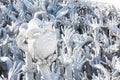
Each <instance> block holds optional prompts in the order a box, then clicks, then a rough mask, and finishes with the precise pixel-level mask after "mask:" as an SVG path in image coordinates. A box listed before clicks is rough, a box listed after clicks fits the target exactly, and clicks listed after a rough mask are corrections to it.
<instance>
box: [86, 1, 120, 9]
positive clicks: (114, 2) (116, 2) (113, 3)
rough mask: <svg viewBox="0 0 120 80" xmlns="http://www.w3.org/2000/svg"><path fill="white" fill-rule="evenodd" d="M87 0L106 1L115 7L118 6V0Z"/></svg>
mask: <svg viewBox="0 0 120 80" xmlns="http://www.w3.org/2000/svg"><path fill="white" fill-rule="evenodd" d="M88 1H93V2H101V3H108V4H112V5H114V6H115V7H117V8H120V0H88Z"/></svg>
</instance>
